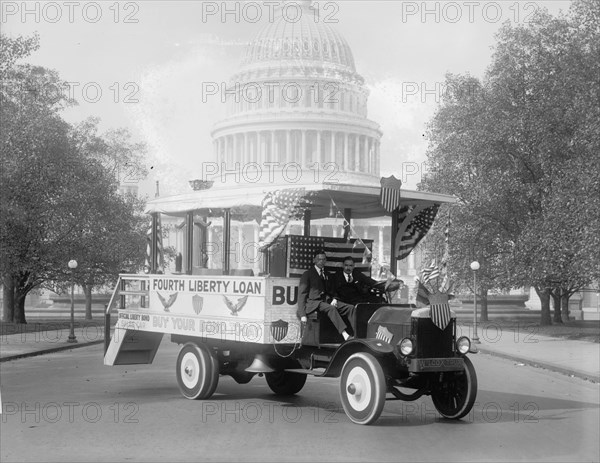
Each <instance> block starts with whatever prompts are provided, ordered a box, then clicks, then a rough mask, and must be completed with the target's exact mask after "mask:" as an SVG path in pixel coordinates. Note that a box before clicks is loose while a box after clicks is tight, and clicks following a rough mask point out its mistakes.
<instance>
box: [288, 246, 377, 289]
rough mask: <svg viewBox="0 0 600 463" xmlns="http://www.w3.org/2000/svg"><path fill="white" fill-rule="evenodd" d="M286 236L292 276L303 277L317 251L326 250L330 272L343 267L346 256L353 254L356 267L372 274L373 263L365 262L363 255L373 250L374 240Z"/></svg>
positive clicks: (289, 270)
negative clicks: (366, 250)
mask: <svg viewBox="0 0 600 463" xmlns="http://www.w3.org/2000/svg"><path fill="white" fill-rule="evenodd" d="M286 238H287V240H288V242H287V254H288V258H287V261H288V269H287V274H288V277H290V278H294V277H296V278H299V277H301V276H302V274H303V273H304V272H305V271H306V270H308V269H309V268H310V266H311V265H313V257H314V255H315V252H317V251H324V252H325V255H326V256H327V264H326V265H325V271H326V272H328V273H332V272H335V271H336V270H337V269H340V268H342V266H343V264H344V257H347V256H352V258H353V259H354V263H355V268H357V269H359V270H360V271H362V272H363V273H364V274H365V275H367V276H370V275H371V264H370V263H368V262H367V263H363V255H364V254H365V249H369V252H370V251H371V248H372V246H373V240H356V239H352V240H350V241H348V240H346V239H344V238H330V237H326V236H301V235H289V236H287V237H286Z"/></svg>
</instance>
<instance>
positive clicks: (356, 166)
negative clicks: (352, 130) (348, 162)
mask: <svg viewBox="0 0 600 463" xmlns="http://www.w3.org/2000/svg"><path fill="white" fill-rule="evenodd" d="M354 171H355V172H359V171H360V135H359V134H356V143H355V144H354Z"/></svg>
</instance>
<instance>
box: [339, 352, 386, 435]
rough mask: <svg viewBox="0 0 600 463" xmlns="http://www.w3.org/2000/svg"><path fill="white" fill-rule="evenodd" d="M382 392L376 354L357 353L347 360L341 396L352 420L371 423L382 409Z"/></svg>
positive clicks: (381, 376) (383, 389) (382, 376)
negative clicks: (374, 355)
mask: <svg viewBox="0 0 600 463" xmlns="http://www.w3.org/2000/svg"><path fill="white" fill-rule="evenodd" d="M385 394H386V384H385V377H384V375H383V369H382V368H381V365H380V364H379V362H378V361H377V360H375V357H373V356H372V355H371V354H368V353H366V352H358V353H356V354H354V355H352V356H350V357H349V358H348V360H346V363H344V366H343V368H342V376H341V378H340V398H341V400H342V406H343V407H344V411H345V412H346V415H347V416H348V418H350V420H352V422H354V423H356V424H371V423H374V422H375V421H376V420H377V418H379V415H381V412H382V410H383V406H384V404H385Z"/></svg>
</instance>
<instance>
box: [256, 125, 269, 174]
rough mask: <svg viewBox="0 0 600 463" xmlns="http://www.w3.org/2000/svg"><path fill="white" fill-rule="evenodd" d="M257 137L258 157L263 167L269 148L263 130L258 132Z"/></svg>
mask: <svg viewBox="0 0 600 463" xmlns="http://www.w3.org/2000/svg"><path fill="white" fill-rule="evenodd" d="M256 137H257V138H256V159H257V162H258V163H259V164H261V168H262V164H263V163H264V162H265V150H266V149H267V146H266V142H265V137H264V133H263V132H260V131H258V132H256Z"/></svg>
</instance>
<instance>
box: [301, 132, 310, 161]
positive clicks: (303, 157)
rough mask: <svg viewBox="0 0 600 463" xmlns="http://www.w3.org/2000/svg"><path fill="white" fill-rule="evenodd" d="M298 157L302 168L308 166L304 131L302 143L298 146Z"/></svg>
mask: <svg viewBox="0 0 600 463" xmlns="http://www.w3.org/2000/svg"><path fill="white" fill-rule="evenodd" d="M300 156H301V159H302V164H301V166H302V167H304V166H306V165H307V164H308V163H307V162H306V130H302V142H301V145H300Z"/></svg>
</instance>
